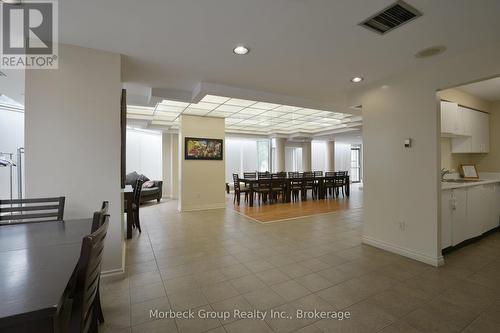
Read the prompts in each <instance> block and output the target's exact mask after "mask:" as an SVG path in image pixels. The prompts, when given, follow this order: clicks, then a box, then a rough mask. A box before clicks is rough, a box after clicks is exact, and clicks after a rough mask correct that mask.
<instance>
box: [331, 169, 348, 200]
mask: <svg viewBox="0 0 500 333" xmlns="http://www.w3.org/2000/svg"><path fill="white" fill-rule="evenodd" d="M346 174H347V171H336V172H335V173H334V181H333V183H334V185H333V188H334V192H335V194H336V195H337V197H339V196H340V189H342V196H343V197H345V190H344V187H345V185H346Z"/></svg>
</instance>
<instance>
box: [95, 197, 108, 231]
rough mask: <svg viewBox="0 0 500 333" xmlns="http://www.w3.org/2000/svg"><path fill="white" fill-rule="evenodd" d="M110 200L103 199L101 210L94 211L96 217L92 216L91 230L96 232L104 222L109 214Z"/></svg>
mask: <svg viewBox="0 0 500 333" xmlns="http://www.w3.org/2000/svg"><path fill="white" fill-rule="evenodd" d="M108 210H109V202H108V201H103V202H102V206H101V210H99V211H97V212H94V217H93V218H92V229H91V231H90V232H94V231H96V230H97V229H99V228H100V227H101V225H102V224H103V223H104V217H105V215H107V214H108Z"/></svg>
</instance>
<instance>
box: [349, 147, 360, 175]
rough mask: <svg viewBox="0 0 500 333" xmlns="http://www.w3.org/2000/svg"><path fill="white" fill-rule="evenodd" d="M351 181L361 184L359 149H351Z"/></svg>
mask: <svg viewBox="0 0 500 333" xmlns="http://www.w3.org/2000/svg"><path fill="white" fill-rule="evenodd" d="M351 181H352V182H353V183H359V182H361V149H360V148H351Z"/></svg>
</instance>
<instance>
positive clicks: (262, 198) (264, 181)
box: [254, 177, 272, 205]
mask: <svg viewBox="0 0 500 333" xmlns="http://www.w3.org/2000/svg"><path fill="white" fill-rule="evenodd" d="M256 185H257V186H256V187H255V188H254V191H255V193H256V194H257V201H258V202H259V205H260V204H261V203H265V202H267V199H268V198H269V197H270V196H271V192H272V191H271V186H272V182H271V177H269V178H266V177H264V178H259V179H258V180H257V184H256Z"/></svg>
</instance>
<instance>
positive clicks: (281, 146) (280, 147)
mask: <svg viewBox="0 0 500 333" xmlns="http://www.w3.org/2000/svg"><path fill="white" fill-rule="evenodd" d="M285 142H286V139H285V138H276V168H275V170H276V172H281V171H285Z"/></svg>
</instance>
